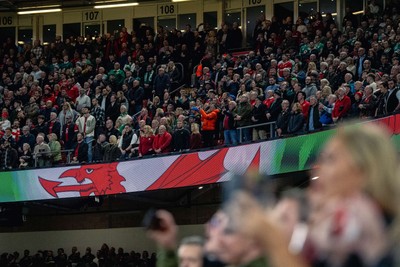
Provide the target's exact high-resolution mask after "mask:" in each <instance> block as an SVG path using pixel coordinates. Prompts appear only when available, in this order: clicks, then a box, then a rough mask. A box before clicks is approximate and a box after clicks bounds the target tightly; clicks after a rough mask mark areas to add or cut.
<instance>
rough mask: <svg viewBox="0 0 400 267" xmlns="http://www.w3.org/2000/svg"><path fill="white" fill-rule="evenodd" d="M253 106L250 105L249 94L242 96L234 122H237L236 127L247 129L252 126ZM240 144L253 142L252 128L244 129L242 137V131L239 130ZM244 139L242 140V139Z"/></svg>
mask: <svg viewBox="0 0 400 267" xmlns="http://www.w3.org/2000/svg"><path fill="white" fill-rule="evenodd" d="M252 109H253V108H252V106H251V105H250V103H249V98H248V96H247V94H244V95H242V96H240V99H239V105H238V106H237V107H236V114H235V118H234V120H235V121H236V126H237V127H238V128H239V127H245V126H249V125H250V124H251V111H252ZM238 131H239V132H238V135H239V142H249V141H251V140H252V138H251V137H252V136H251V128H244V129H242V130H241V131H242V135H241V134H240V130H238ZM240 137H242V138H240ZM240 139H241V140H240Z"/></svg>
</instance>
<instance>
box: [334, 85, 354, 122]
mask: <svg viewBox="0 0 400 267" xmlns="http://www.w3.org/2000/svg"><path fill="white" fill-rule="evenodd" d="M337 91H338V99H337V100H336V103H335V107H334V108H333V111H332V119H333V122H335V123H336V122H339V121H341V120H343V119H345V118H346V117H347V115H348V113H349V111H350V109H351V100H350V98H349V97H348V96H347V95H346V89H344V88H343V87H340V88H339V89H338V90H337Z"/></svg>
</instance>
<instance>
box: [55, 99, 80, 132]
mask: <svg viewBox="0 0 400 267" xmlns="http://www.w3.org/2000/svg"><path fill="white" fill-rule="evenodd" d="M77 115H78V113H77V112H76V111H75V110H73V109H72V108H71V104H70V103H69V102H64V103H63V104H62V109H61V111H60V112H59V113H58V121H59V122H60V124H61V127H60V128H61V129H62V128H63V126H64V124H66V123H67V118H68V117H71V118H72V121H75V118H76V117H77Z"/></svg>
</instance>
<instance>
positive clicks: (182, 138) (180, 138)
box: [172, 120, 190, 152]
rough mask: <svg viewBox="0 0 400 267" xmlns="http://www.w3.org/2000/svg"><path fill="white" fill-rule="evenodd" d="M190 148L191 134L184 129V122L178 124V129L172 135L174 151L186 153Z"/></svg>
mask: <svg viewBox="0 0 400 267" xmlns="http://www.w3.org/2000/svg"><path fill="white" fill-rule="evenodd" d="M189 147H190V133H189V131H188V130H187V129H185V128H184V127H183V121H181V120H178V121H177V122H176V128H175V131H174V133H173V134H172V150H173V151H174V152H181V151H186V150H188V149H189Z"/></svg>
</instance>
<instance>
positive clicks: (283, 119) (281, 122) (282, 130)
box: [276, 99, 290, 137]
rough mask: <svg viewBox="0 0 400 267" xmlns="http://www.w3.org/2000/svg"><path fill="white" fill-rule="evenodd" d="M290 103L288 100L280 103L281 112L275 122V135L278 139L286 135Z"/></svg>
mask: <svg viewBox="0 0 400 267" xmlns="http://www.w3.org/2000/svg"><path fill="white" fill-rule="evenodd" d="M289 107H290V102H289V101H288V100H286V99H285V100H283V101H282V111H281V112H280V113H279V116H278V119H277V120H276V133H277V134H278V136H279V137H282V136H284V135H285V134H287V128H288V124H289V118H290V108H289Z"/></svg>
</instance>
